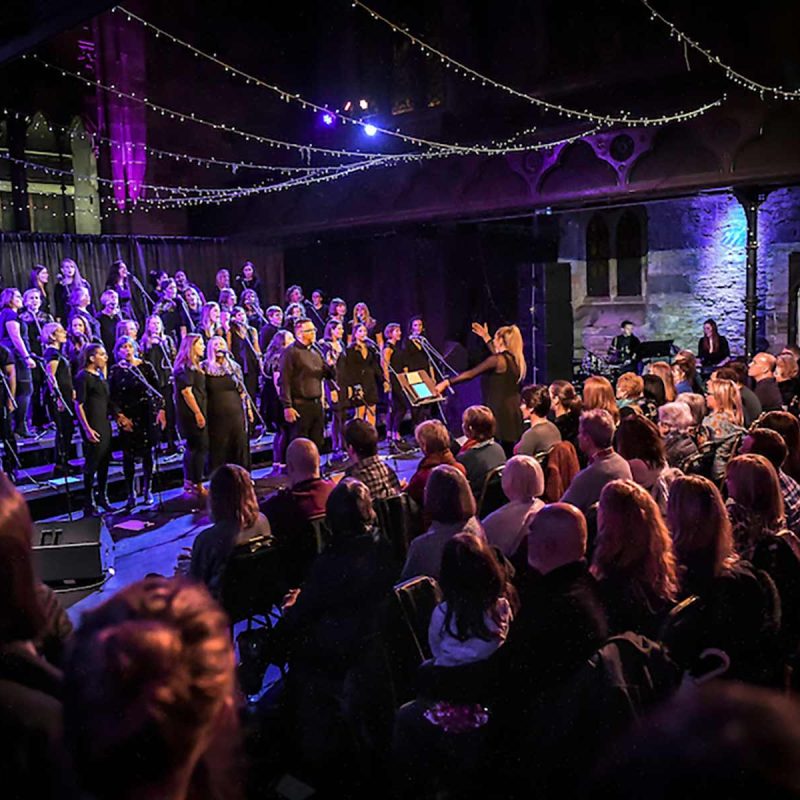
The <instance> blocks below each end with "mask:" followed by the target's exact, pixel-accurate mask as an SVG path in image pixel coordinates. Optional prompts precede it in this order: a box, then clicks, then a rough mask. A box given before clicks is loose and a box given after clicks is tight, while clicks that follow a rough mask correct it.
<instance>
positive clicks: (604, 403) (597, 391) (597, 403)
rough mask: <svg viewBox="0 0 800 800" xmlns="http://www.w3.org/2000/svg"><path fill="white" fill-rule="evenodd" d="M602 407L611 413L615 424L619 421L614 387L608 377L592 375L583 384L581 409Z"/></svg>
mask: <svg viewBox="0 0 800 800" xmlns="http://www.w3.org/2000/svg"><path fill="white" fill-rule="evenodd" d="M593 408H603V409H605V410H606V411H608V413H609V414H611V417H612V418H613V420H614V424H615V425H616V424H617V423H618V422H619V406H618V405H617V399H616V397H615V396H614V387H613V386H612V385H611V383H610V382H609V380H608V378H603V377H600V376H598V375H592V376H591V377H589V378H587V379H586V381H585V382H584V384H583V410H584V411H591V410H592V409H593Z"/></svg>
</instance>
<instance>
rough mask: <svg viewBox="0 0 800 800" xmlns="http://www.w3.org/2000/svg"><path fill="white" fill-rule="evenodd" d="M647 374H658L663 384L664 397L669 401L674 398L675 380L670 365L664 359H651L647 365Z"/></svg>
mask: <svg viewBox="0 0 800 800" xmlns="http://www.w3.org/2000/svg"><path fill="white" fill-rule="evenodd" d="M647 374H648V375H658V377H659V378H661V381H662V383H663V384H664V397H665V399H666V402H668V403H671V402H672V401H673V400H674V399H675V381H674V379H673V376H672V367H670V365H669V364H667V362H666V361H653V362H652V363H650V364H648V365H647Z"/></svg>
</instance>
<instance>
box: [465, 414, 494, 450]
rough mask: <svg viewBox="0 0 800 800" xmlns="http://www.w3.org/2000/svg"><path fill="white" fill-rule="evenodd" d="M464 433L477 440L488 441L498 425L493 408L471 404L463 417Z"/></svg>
mask: <svg viewBox="0 0 800 800" xmlns="http://www.w3.org/2000/svg"><path fill="white" fill-rule="evenodd" d="M461 427H462V429H463V431H464V435H465V436H467V437H469V438H470V439H474V440H475V441H476V442H487V441H489V439H491V438H492V437H493V436H494V432H495V428H496V427H497V425H496V422H495V419H494V414H493V413H492V409H491V408H488V407H487V406H469V408H467V409H465V410H464V413H463V415H462V417H461Z"/></svg>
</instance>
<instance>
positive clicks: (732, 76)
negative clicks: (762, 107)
mask: <svg viewBox="0 0 800 800" xmlns="http://www.w3.org/2000/svg"><path fill="white" fill-rule="evenodd" d="M640 2H641V3H642V5H643V6H644V7H645V8H646V9H647V10H648V11H649V12H650V19H651V21H654V22H656V21H657V22H660V23H662V24H663V25H665V26H666V27H667V28H668V29H669V35H670V37H672V38H675V39H677V41H678V43H679V44H682V45H684V46H688V47H691V48H692V50H694V51H695V52H696V53H699V54H700V55H701V56H703V58H705V59H706V60H707V61H708V63H709V64H713V65H714V66H715V67H719V68H720V69H722V70H723V71H724V72H725V77H726V78H728V80H730V81H732V82H733V83H735V84H736V85H737V86H741V87H742V88H743V89H747V90H748V91H751V92H755V93H756V94H758V95H759V96H760V97H761V99H762V100H764V99H765V98H767V97H770V98H773V99H775V100H800V89H794V90H791V89H784V88H783V87H782V86H767V85H766V84H763V83H759V82H758V81H755V80H752V79H751V78H748V77H747V76H746V75H743V74H742V73H741V72H738V71H737V70H735V69H734V68H733V67H731V66H730V65H729V64H726V63H724V62H723V61H722V60H721V59H720V58H719V56H715V55H714V54H713V53H712V52H711V51H710V50H707V49H706V48H705V47H703V46H702V45H701V44H699V43H698V42H696V41H695V40H694V39H692V38H691V37H690V36H688V35H687V34H686V33H684V32H683V31H682V30H680V29H679V28H678V27H677V26H676V25H675V24H674V23H673V22H671V21H670V20H668V19H667V18H666V17H665V16H664V15H663V14H660V13H659V12H658V11H656V9H655V8H653V6H652V4H651V3H650V2H649V0H640Z"/></svg>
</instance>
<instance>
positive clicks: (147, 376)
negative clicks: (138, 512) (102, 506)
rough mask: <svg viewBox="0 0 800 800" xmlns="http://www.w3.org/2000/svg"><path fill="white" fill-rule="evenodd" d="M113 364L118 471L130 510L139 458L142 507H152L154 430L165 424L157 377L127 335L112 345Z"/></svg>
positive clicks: (112, 384)
mask: <svg viewBox="0 0 800 800" xmlns="http://www.w3.org/2000/svg"><path fill="white" fill-rule="evenodd" d="M114 356H115V357H116V363H115V364H114V366H113V367H111V373H110V375H109V379H108V384H109V391H110V395H111V406H112V408H113V410H114V413H115V414H116V418H117V426H118V428H119V444H120V448H121V449H122V470H123V473H124V475H125V485H126V486H127V488H128V502H127V503H126V504H125V509H126V510H127V511H130V510H132V509H133V507H134V506H135V505H136V492H135V491H134V477H135V476H136V458H137V457H140V458H141V459H142V469H143V472H144V482H143V487H142V488H143V491H142V496H143V497H144V503H145V505H148V506H149V505H152V504H153V494H152V491H151V489H152V486H153V449H154V448H155V447H157V446H158V428H159V426H160V427H161V428H162V429H163V428H164V426H165V425H166V423H167V419H166V414H165V412H164V398H163V397H162V396H161V393H160V392H159V391H158V389H157V388H156V385H157V383H158V377H157V376H156V372H155V370H154V369H153V366H152V364H150V363H149V362H147V361H142V360H141V359H140V358H139V347H138V345H137V344H136V342H135V341H134V340H133V339H131V338H130V336H123V337H122V338H121V339H118V340H117V343H116V345H115V346H114Z"/></svg>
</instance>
